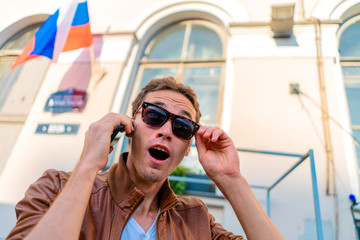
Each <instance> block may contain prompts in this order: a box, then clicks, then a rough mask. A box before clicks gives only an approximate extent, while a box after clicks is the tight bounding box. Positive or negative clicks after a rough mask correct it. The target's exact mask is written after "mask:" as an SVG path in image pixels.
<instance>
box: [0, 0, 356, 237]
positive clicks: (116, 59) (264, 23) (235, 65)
mask: <svg viewBox="0 0 360 240" xmlns="http://www.w3.org/2000/svg"><path fill="white" fill-rule="evenodd" d="M60 4H61V1H60V0H51V1H50V0H47V1H45V0H38V1H32V0H28V1H20V0H13V1H10V2H9V1H4V0H0V13H1V14H0V130H1V131H0V136H1V139H2V141H1V142H0V150H1V151H0V212H1V214H0V239H2V238H5V237H6V235H7V233H8V232H9V231H10V230H11V228H12V226H14V224H15V222H16V218H15V211H14V206H15V204H16V203H17V202H18V201H19V200H20V199H21V198H22V197H23V195H24V193H25V191H26V189H27V188H28V186H29V185H30V184H31V183H32V182H34V181H35V180H36V179H38V178H39V177H40V176H41V175H42V173H43V172H44V171H45V170H46V169H48V168H56V169H60V170H65V171H71V170H72V169H73V168H74V166H75V164H76V162H77V160H78V158H79V156H80V153H81V149H82V145H83V140H84V134H85V132H86V130H87V128H88V126H89V124H90V123H92V122H94V121H96V120H98V119H100V118H101V117H102V116H103V115H105V114H106V113H108V112H110V111H113V112H120V113H126V114H130V111H131V110H130V103H131V101H132V100H133V99H134V96H135V95H136V94H137V92H138V91H139V89H140V88H141V87H142V86H143V85H144V84H146V82H147V81H149V80H150V79H151V78H152V77H156V76H159V75H173V76H175V77H176V78H177V79H179V81H183V82H184V83H186V84H189V85H191V86H193V87H194V89H195V90H196V91H197V93H198V95H199V101H200V105H201V111H202V116H203V117H202V120H201V122H202V123H203V124H210V125H219V126H220V127H222V128H223V129H224V130H225V131H226V132H227V133H228V134H229V135H230V136H231V137H232V139H233V140H234V142H235V145H236V146H237V147H238V148H239V149H252V150H261V151H271V152H279V153H284V152H285V153H295V154H299V155H302V154H306V153H308V152H309V150H313V152H314V160H315V167H316V177H317V186H318V194H319V203H320V204H319V205H320V210H321V220H322V231H323V239H356V238H357V234H358V233H357V232H356V228H355V225H354V222H353V218H352V215H351V211H350V206H351V201H350V200H349V198H348V196H349V195H350V194H354V195H355V196H356V197H357V198H358V199H360V195H359V162H360V144H359V143H360V142H359V140H360V110H359V109H360V64H359V63H360V38H359V35H360V17H359V14H360V1H355V0H345V1H341V0H331V1H329V0H328V1H325V0H319V1H315V0H297V1H282V2H280V1H270V0H269V1H264V0H253V1H246V0H223V1H213V0H206V1H205V0H204V1H202V0H199V1H177V0H160V1H144V0H134V1H131V2H125V1H114V0H104V1H94V0H88V7H89V14H90V24H91V29H92V32H93V34H94V44H93V47H92V48H85V49H79V50H75V51H71V52H66V53H62V54H61V55H60V58H59V60H58V61H57V62H56V63H53V62H50V60H48V59H46V58H42V57H41V58H36V59H33V60H30V61H28V62H27V63H25V64H24V65H22V66H20V67H17V68H16V69H15V70H13V71H10V67H11V65H12V63H13V62H14V60H15V58H16V56H17V55H19V54H20V53H21V50H22V49H23V48H24V47H25V45H26V44H27V42H28V41H29V40H30V38H31V37H32V36H33V35H34V33H35V32H36V30H37V29H38V28H39V26H40V25H41V23H43V22H44V21H45V20H46V18H47V17H48V16H49V15H50V14H52V13H53V12H54V11H55V10H56V9H57V8H58V7H59V6H60ZM279 9H280V10H281V9H284V10H285V13H284V15H281V14H278V15H277V13H276V11H277V10H279ZM286 14H288V15H289V16H285V15H286ZM284 16H285V20H286V21H287V23H283V22H281V21H283V20H282V19H281V17H284ZM278 18H280V20H279V21H280V23H278V24H279V26H280V27H289V26H290V28H289V29H288V30H287V31H285V34H283V32H280V36H279V35H278V33H279V32H278V31H277V30H276V28H275V25H274V24H275V23H276V21H277V20H278ZM289 19H290V20H289ZM285 20H284V21H285ZM92 51H94V53H95V62H94V63H92V62H91V57H90V55H91V52H92ZM74 89H75V90H76V91H78V92H80V93H82V94H85V97H84V95H82V96H83V97H84V98H83V99H82V103H83V104H84V105H83V106H82V107H81V108H74V109H72V110H69V109H67V110H64V109H60V110H59V109H57V110H54V108H52V107H54V104H53V103H52V102H51V95H52V94H54V93H59V92H63V93H64V92H67V93H69V92H71V91H74ZM49 108H50V109H51V108H52V110H49ZM358 139H359V140H358ZM124 149H126V139H122V140H121V142H120V143H119V144H118V145H117V149H116V151H115V153H114V154H112V155H111V156H110V157H109V165H110V164H112V163H113V162H114V161H116V159H117V158H118V156H119V154H120V152H121V151H123V150H124ZM239 155H240V158H241V171H242V173H243V174H244V175H245V176H246V178H247V179H248V181H249V183H250V184H251V185H252V186H254V188H253V189H254V193H255V195H256V197H257V198H258V200H259V202H260V203H261V204H262V206H263V207H264V208H266V206H267V203H268V204H269V206H270V208H271V219H272V220H273V222H274V223H275V225H276V226H277V227H278V229H279V230H280V232H281V233H282V234H283V236H284V238H285V239H299V240H304V239H317V237H318V235H317V227H316V213H315V210H314V200H313V186H312V175H311V171H310V170H311V169H310V167H311V166H310V161H309V160H308V159H306V160H305V161H304V162H303V163H301V164H300V165H299V166H298V167H297V168H295V170H294V171H292V172H291V173H290V174H289V175H287V176H286V177H285V178H284V179H283V180H282V181H281V182H280V183H279V184H278V185H277V186H276V187H275V188H274V189H273V190H271V197H270V201H267V198H266V191H264V190H263V189H259V188H256V186H269V185H271V184H272V183H274V182H275V181H276V180H278V179H279V178H280V177H281V176H282V175H283V174H284V173H285V172H286V171H287V170H288V169H290V168H291V167H292V166H293V165H294V164H295V163H296V161H298V159H297V158H293V157H289V156H274V155H267V154H265V155H264V154H254V153H248V152H244V151H239ZM183 165H184V166H185V167H188V168H191V169H192V170H193V171H194V172H195V173H196V174H200V175H201V174H203V171H202V169H201V167H199V164H198V162H197V160H196V151H194V152H193V153H192V157H191V158H189V159H186V160H184V163H183ZM200 192H201V191H200ZM188 194H189V192H188ZM195 195H198V196H199V197H201V198H202V199H203V200H204V201H205V202H206V203H207V205H208V206H209V209H210V211H211V212H212V213H213V214H214V215H215V217H216V219H217V221H219V222H221V223H222V224H223V225H224V226H225V227H226V228H227V229H229V230H230V231H233V232H234V233H237V234H243V231H242V229H241V226H240V224H239V223H238V221H237V219H236V216H235V215H234V213H233V211H232V209H231V207H230V206H229V204H228V203H227V201H226V200H225V199H224V198H223V197H222V196H221V194H219V193H218V191H217V190H216V189H215V190H214V191H213V192H211V193H210V194H209V193H207V192H206V191H205V193H202V194H201V193H200V194H198V193H196V194H195Z"/></svg>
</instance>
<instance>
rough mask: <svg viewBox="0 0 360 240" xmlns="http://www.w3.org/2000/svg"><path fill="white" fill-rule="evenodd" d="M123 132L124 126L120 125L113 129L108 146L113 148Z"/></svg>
mask: <svg viewBox="0 0 360 240" xmlns="http://www.w3.org/2000/svg"><path fill="white" fill-rule="evenodd" d="M124 131H125V127H124V125H122V124H120V125H119V126H117V127H116V128H115V130H114V131H113V133H112V134H111V140H110V146H112V147H114V146H115V144H116V143H117V142H118V141H119V139H120V138H121V135H122V134H121V133H122V132H124Z"/></svg>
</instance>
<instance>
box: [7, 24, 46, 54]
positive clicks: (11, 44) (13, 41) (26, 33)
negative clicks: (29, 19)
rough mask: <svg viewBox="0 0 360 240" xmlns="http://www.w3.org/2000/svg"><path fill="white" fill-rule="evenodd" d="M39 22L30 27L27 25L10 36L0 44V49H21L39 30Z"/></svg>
mask: <svg viewBox="0 0 360 240" xmlns="http://www.w3.org/2000/svg"><path fill="white" fill-rule="evenodd" d="M40 26H41V24H35V25H32V26H30V27H27V28H25V29H23V30H21V31H20V32H18V33H16V34H15V35H14V36H12V37H11V38H10V39H9V40H8V41H6V43H5V44H4V45H3V46H2V48H1V49H2V50H22V49H24V48H25V47H26V45H27V44H28V43H29V42H30V40H31V38H32V37H33V36H34V35H35V33H36V32H37V30H39V28H40Z"/></svg>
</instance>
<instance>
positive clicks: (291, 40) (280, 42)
mask: <svg viewBox="0 0 360 240" xmlns="http://www.w3.org/2000/svg"><path fill="white" fill-rule="evenodd" d="M274 41H275V43H276V46H278V47H298V46H299V44H298V42H297V41H296V37H295V36H294V34H291V35H290V37H285V38H274Z"/></svg>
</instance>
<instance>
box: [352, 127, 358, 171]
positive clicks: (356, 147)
mask: <svg viewBox="0 0 360 240" xmlns="http://www.w3.org/2000/svg"><path fill="white" fill-rule="evenodd" d="M353 134H354V136H355V138H356V139H358V140H360V130H353ZM355 149H356V156H357V159H358V166H360V144H358V143H355Z"/></svg>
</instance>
